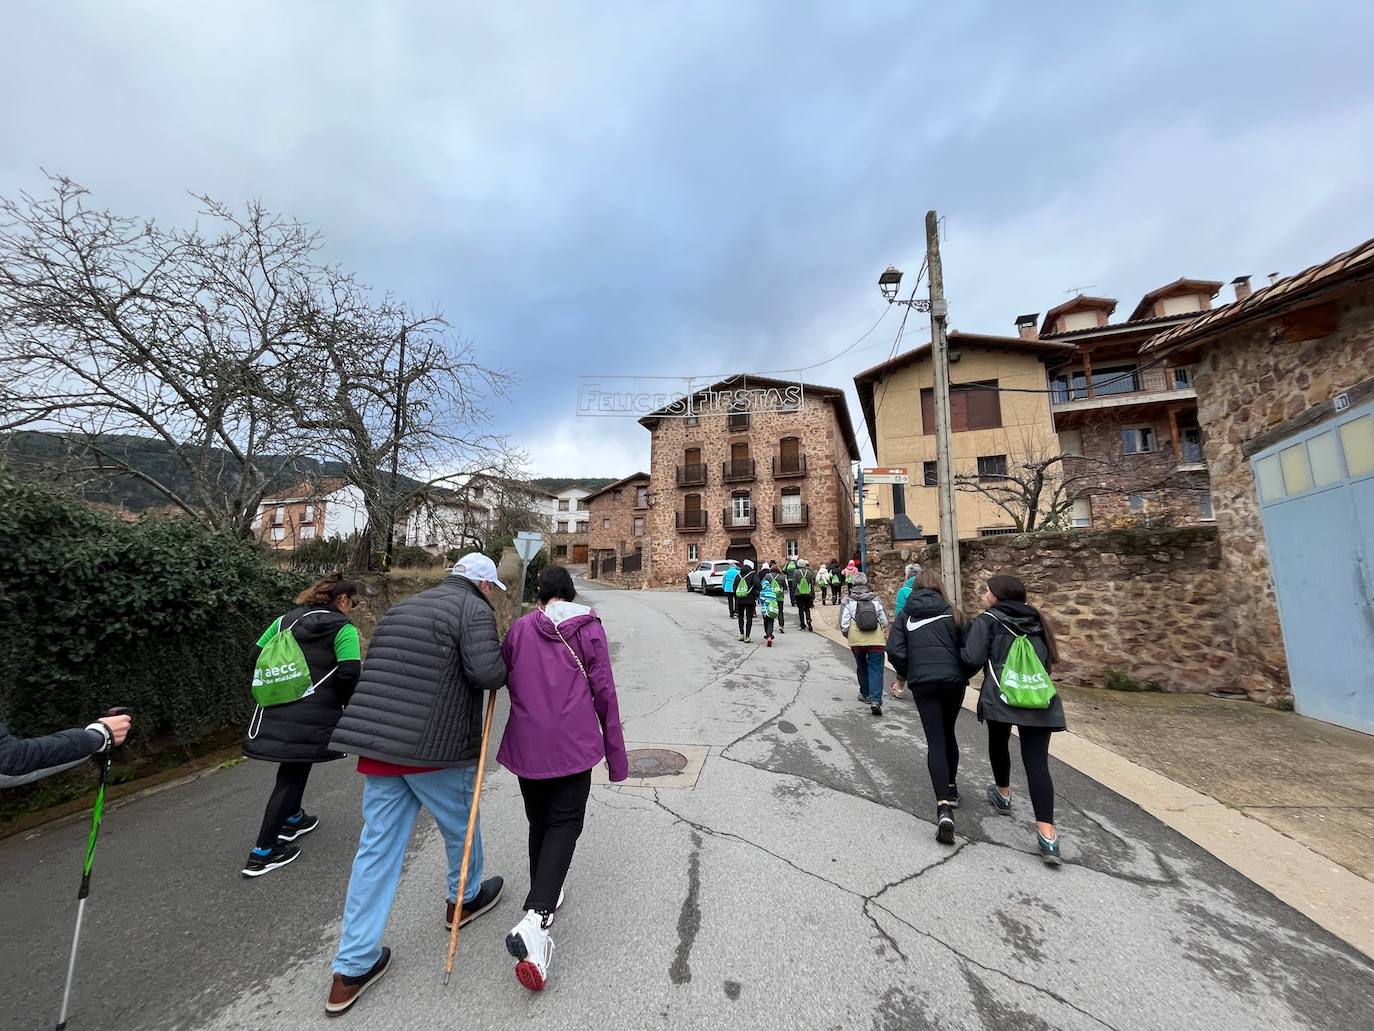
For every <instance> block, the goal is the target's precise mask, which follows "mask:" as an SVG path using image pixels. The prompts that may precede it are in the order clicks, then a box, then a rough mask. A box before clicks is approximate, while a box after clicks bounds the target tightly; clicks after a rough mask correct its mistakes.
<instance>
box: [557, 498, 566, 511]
mask: <svg viewBox="0 0 1374 1031" xmlns="http://www.w3.org/2000/svg"><path fill="white" fill-rule="evenodd" d="M567 510H568V499H567V498H559V499H558V511H560V512H566V511H567Z"/></svg>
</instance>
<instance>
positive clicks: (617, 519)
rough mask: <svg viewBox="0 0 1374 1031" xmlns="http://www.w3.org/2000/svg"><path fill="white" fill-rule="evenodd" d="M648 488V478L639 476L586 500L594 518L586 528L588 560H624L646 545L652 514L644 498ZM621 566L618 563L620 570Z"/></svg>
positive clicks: (612, 486)
mask: <svg viewBox="0 0 1374 1031" xmlns="http://www.w3.org/2000/svg"><path fill="white" fill-rule="evenodd" d="M648 487H649V477H648V476H647V475H644V474H642V473H638V474H635V475H633V476H627V477H626V478H625V479H623V480H619V481H617V482H616V483H614V484H611V485H610V486H609V487H606V488H604V489H603V490H600V491H598V492H597V493H595V494H592V495H590V496H589V497H588V498H587V499H586V504H587V511H588V515H589V516H590V517H591V518H590V525H589V526H588V528H587V547H588V557H589V559H596V558H599V557H601V556H603V555H615V556H616V558H617V559H618V560H623V559H624V557H625V556H626V555H629V554H632V553H633V552H634V551H635V549H636V548H639V547H641V546H642V545H643V544H644V543H645V537H646V535H647V532H648V526H649V514H650V509H649V507H648V502H647V498H646V496H645V491H647V490H648ZM646 554H647V552H646ZM619 565H620V563H619V562H617V569H619Z"/></svg>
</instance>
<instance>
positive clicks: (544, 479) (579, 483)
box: [529, 476, 620, 494]
mask: <svg viewBox="0 0 1374 1031" xmlns="http://www.w3.org/2000/svg"><path fill="white" fill-rule="evenodd" d="M619 478H620V477H618V476H580V477H579V476H537V477H535V478H534V479H532V480H530V481H529V482H530V483H532V484H534V486H536V487H538V488H539V489H540V490H546V491H548V492H549V493H550V494H557V493H558V492H559V491H560V490H567V489H568V488H569V487H581V488H582V489H583V490H600V489H601V488H602V487H604V486H606V485H607V484H609V483H614V482H615V481H616V480H618V479H619Z"/></svg>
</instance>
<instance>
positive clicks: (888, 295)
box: [878, 265, 902, 304]
mask: <svg viewBox="0 0 1374 1031" xmlns="http://www.w3.org/2000/svg"><path fill="white" fill-rule="evenodd" d="M901 285H902V270H901V269H899V268H896V267H895V266H892V265H889V266H888V267H887V271H886V272H884V273H883V274H882V275H881V276H879V277H878V289H879V290H881V291H882V292H883V297H884V298H885V299H886V300H887V303H888V304H891V303H892V302H893V301H895V300H896V299H897V291H898V290H899V289H900V288H901Z"/></svg>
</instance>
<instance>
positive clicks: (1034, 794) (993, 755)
mask: <svg viewBox="0 0 1374 1031" xmlns="http://www.w3.org/2000/svg"><path fill="white" fill-rule="evenodd" d="M1020 732H1021V764H1022V765H1023V766H1025V767H1026V786H1027V788H1028V789H1029V791H1030V799H1031V808H1032V809H1034V810H1035V818H1036V819H1037V820H1039V821H1040V822H1041V823H1054V781H1053V780H1051V779H1050V735H1051V734H1052V733H1053V731H1051V730H1047V729H1045V728H1044V727H1022V728H1020ZM988 762H990V763H992V777H993V780H995V781H996V782H997V786H998V787H999V788H1005V787H1010V786H1011V724H1010V723H995V722H993V721H992V720H988Z"/></svg>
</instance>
